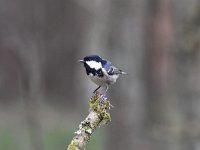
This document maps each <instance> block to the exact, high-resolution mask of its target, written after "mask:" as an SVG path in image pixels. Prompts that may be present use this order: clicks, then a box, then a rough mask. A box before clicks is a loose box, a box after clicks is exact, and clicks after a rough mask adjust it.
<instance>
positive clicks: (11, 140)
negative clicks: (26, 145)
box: [0, 129, 19, 150]
mask: <svg viewBox="0 0 200 150" xmlns="http://www.w3.org/2000/svg"><path fill="white" fill-rule="evenodd" d="M0 149H1V150H18V149H19V147H18V145H17V139H16V138H15V137H14V134H13V133H12V132H11V131H8V130H7V129H6V130H3V131H0Z"/></svg>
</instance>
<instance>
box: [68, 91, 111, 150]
mask: <svg viewBox="0 0 200 150" xmlns="http://www.w3.org/2000/svg"><path fill="white" fill-rule="evenodd" d="M111 106H112V105H111V104H110V102H109V101H107V100H106V98H104V97H102V96H101V95H99V94H95V95H94V96H92V98H91V99H90V101H89V107H90V110H89V114H88V116H87V117H86V118H85V120H84V121H82V122H81V123H80V124H79V127H78V130H77V131H76V132H75V136H74V137H73V139H72V141H71V143H70V145H69V146H68V148H67V150H85V147H86V144H87V143H88V142H89V140H90V137H91V135H92V133H93V132H94V131H95V129H96V128H97V127H98V126H99V125H100V124H101V123H102V124H107V123H108V122H109V121H111V118H110V114H109V112H108V110H109V109H110V107H111Z"/></svg>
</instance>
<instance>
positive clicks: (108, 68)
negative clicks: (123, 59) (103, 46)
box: [103, 61, 112, 72]
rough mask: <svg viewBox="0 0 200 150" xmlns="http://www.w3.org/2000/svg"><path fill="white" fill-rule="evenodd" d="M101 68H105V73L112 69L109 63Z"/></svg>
mask: <svg viewBox="0 0 200 150" xmlns="http://www.w3.org/2000/svg"><path fill="white" fill-rule="evenodd" d="M103 67H104V68H105V70H106V72H108V71H109V70H110V68H111V67H112V63H111V62H110V61H107V63H106V64H105V65H104V66H103Z"/></svg>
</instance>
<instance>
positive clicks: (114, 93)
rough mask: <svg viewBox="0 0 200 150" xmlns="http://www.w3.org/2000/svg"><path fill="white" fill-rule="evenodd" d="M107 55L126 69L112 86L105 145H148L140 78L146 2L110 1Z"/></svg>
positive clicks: (116, 147) (114, 148)
mask: <svg viewBox="0 0 200 150" xmlns="http://www.w3.org/2000/svg"><path fill="white" fill-rule="evenodd" d="M111 3H112V5H111V6H110V14H109V29H108V31H110V32H109V35H108V42H107V47H108V52H107V53H108V56H110V57H111V58H112V61H113V64H114V65H116V66H117V67H119V68H120V69H123V70H124V71H125V72H128V75H127V76H122V77H121V78H120V79H119V80H118V82H117V83H116V84H115V85H113V86H111V88H110V93H111V95H110V96H109V97H111V101H112V104H113V105H114V106H115V107H114V109H112V111H111V116H112V122H111V124H110V127H109V129H108V130H107V131H108V133H107V137H106V139H105V141H106V143H107V147H106V149H112V150H122V149H148V145H146V139H145V136H144V135H145V134H144V120H145V110H144V102H145V101H144V100H145V97H146V93H145V87H144V79H143V75H142V74H143V65H144V64H143V61H144V52H145V49H144V45H143V43H144V23H145V12H146V10H147V9H146V7H147V5H146V4H147V3H146V2H145V1H143V0H141V1H137V0H134V1H132V0H125V1H121V0H118V1H111Z"/></svg>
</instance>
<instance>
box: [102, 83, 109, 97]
mask: <svg viewBox="0 0 200 150" xmlns="http://www.w3.org/2000/svg"><path fill="white" fill-rule="evenodd" d="M108 88H109V87H108V85H107V86H106V90H105V92H104V94H103V95H104V96H106V93H107V91H108Z"/></svg>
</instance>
